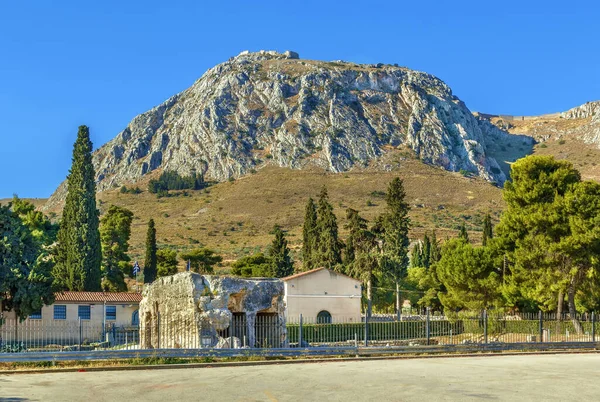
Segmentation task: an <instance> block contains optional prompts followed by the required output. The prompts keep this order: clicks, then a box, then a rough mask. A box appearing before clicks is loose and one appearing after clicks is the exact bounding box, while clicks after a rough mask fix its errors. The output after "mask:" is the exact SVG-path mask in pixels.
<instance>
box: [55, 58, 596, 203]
mask: <svg viewBox="0 0 600 402" xmlns="http://www.w3.org/2000/svg"><path fill="white" fill-rule="evenodd" d="M573 113H574V114H576V113H585V112H584V111H581V112H573ZM588 113H591V112H588ZM513 143H518V144H519V146H521V145H522V146H524V147H525V148H527V149H530V148H531V146H532V145H533V140H532V139H531V138H530V137H523V136H515V135H511V134H509V133H508V132H506V131H504V130H502V129H500V128H498V127H497V126H495V125H493V124H491V123H490V122H489V121H488V120H487V119H482V118H478V117H476V116H474V115H473V114H472V113H471V112H470V111H469V109H468V108H467V107H466V106H465V104H464V103H463V102H462V101H461V100H460V99H458V98H457V97H456V96H454V95H453V94H452V91H451V89H450V88H449V87H448V86H447V85H446V84H445V83H444V82H442V81H441V80H440V79H438V78H436V77H434V76H432V75H430V74H426V73H423V72H418V71H413V70H410V69H408V68H404V67H398V66H397V65H393V66H392V65H384V64H376V65H361V64H355V63H350V62H345V61H334V62H323V61H313V60H302V59H299V57H298V55H297V54H296V53H294V52H289V51H288V52H285V53H277V52H273V51H260V52H256V53H249V52H242V53H241V54H239V55H238V56H236V57H233V58H231V59H229V60H228V61H226V62H225V63H222V64H219V65H217V66H216V67H214V68H211V69H210V70H208V71H207V72H206V73H205V74H204V75H203V76H202V77H201V78H200V79H198V80H197V81H196V82H195V83H194V84H193V85H192V86H191V87H190V88H188V89H187V90H185V91H183V92H181V93H179V94H177V95H175V96H173V97H171V98H170V99H168V100H166V101H165V102H164V103H162V104H161V105H158V106H156V107H155V108H153V109H151V110H149V111H148V112H145V113H143V114H141V115H139V116H137V117H135V118H134V119H133V120H132V121H131V122H130V123H129V125H128V126H127V127H126V128H125V129H124V130H123V131H121V132H120V133H119V134H118V135H117V136H116V137H115V138H114V139H113V140H111V141H109V142H108V143H107V144H105V145H103V146H102V147H101V148H99V149H98V150H97V151H96V152H95V153H94V157H93V160H94V165H95V169H96V174H97V186H98V189H99V190H100V191H102V190H106V189H110V188H114V187H118V186H121V185H123V184H125V183H127V184H129V183H132V182H135V181H137V180H139V179H140V178H142V177H144V176H145V175H147V174H149V173H151V172H153V171H156V170H173V171H177V172H178V173H180V174H182V175H188V174H190V173H191V172H193V171H196V172H201V173H203V174H204V175H205V177H206V178H207V179H209V180H216V181H224V180H227V179H229V178H232V177H233V178H237V177H240V176H243V175H245V174H247V173H249V172H251V171H253V170H254V169H258V168H260V167H262V166H263V165H265V164H275V165H278V166H281V167H288V168H292V169H301V168H303V167H306V166H309V165H316V166H319V167H321V168H324V169H326V170H327V171H330V172H343V171H347V170H349V169H352V168H353V167H355V166H366V165H369V164H371V165H372V164H377V163H378V161H380V160H381V156H382V155H383V154H385V153H386V152H388V150H390V149H393V148H396V147H408V148H410V149H412V150H413V151H414V153H415V154H416V156H417V157H418V158H419V159H421V160H422V161H423V162H425V163H427V164H430V165H434V166H439V167H441V168H443V169H446V170H449V171H459V170H464V171H467V172H471V173H472V174H473V175H476V176H480V177H482V178H485V179H486V180H489V181H494V182H496V183H498V184H499V185H502V183H504V181H505V180H506V178H507V166H508V165H506V163H505V162H506V161H505V160H497V159H496V155H498V156H500V157H501V159H506V157H505V156H506V155H503V154H502V153H501V152H500V151H499V150H501V149H506V146H508V147H511V146H512V144H513ZM513 149H514V148H513ZM524 152H526V151H524ZM520 156H522V155H520ZM514 157H516V156H511V158H514ZM509 159H510V158H509ZM378 168H380V169H382V170H389V167H388V166H387V165H385V164H383V163H381V164H380V166H379V165H378ZM65 187H66V186H65V183H63V184H61V186H60V187H59V188H58V190H57V191H56V192H55V194H54V195H53V196H52V197H51V199H50V200H49V205H53V204H54V205H55V204H57V203H59V202H60V201H61V200H63V199H64V197H65V192H66V188H65Z"/></svg>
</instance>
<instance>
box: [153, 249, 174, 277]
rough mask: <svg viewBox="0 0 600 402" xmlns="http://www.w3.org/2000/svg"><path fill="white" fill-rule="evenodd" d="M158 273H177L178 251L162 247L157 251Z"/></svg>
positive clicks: (166, 274)
mask: <svg viewBox="0 0 600 402" xmlns="http://www.w3.org/2000/svg"><path fill="white" fill-rule="evenodd" d="M156 266H157V270H156V275H157V277H158V278H160V277H163V276H169V275H175V274H176V273H177V251H175V250H173V249H172V248H160V249H158V250H157V251H156Z"/></svg>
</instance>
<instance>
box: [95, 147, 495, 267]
mask: <svg viewBox="0 0 600 402" xmlns="http://www.w3.org/2000/svg"><path fill="white" fill-rule="evenodd" d="M386 158H387V159H388V162H389V164H390V166H392V171H390V172H381V171H377V170H376V169H375V168H373V169H370V168H365V169H360V170H358V169H357V170H354V171H351V172H348V173H345V174H344V173H341V174H331V173H325V172H324V171H322V170H319V169H317V168H314V169H309V170H291V169H287V168H279V167H275V166H267V167H265V168H263V169H261V170H259V171H258V172H257V173H255V174H251V175H248V176H245V177H243V178H241V179H238V180H236V181H234V182H225V183H220V184H217V185H214V186H212V187H210V188H208V189H207V190H201V191H190V192H188V194H189V196H178V197H169V198H160V199H159V198H157V197H156V195H154V194H150V193H148V192H146V191H145V189H146V182H139V183H138V184H137V185H138V186H140V188H142V189H144V192H143V193H142V194H138V195H132V194H121V193H120V192H119V191H118V190H110V191H105V192H102V193H100V194H99V195H98V199H99V205H100V209H101V211H105V210H107V209H108V207H109V206H110V205H111V204H115V205H119V206H122V207H126V208H128V209H130V210H132V211H133V212H134V214H135V218H134V223H133V227H132V238H131V254H132V256H133V257H134V258H141V256H142V254H143V249H144V241H145V233H146V223H147V221H148V219H150V218H153V219H154V220H155V222H156V227H157V241H158V244H159V247H160V246H167V245H169V246H174V247H176V248H178V249H179V250H183V249H189V248H194V247H199V246H201V245H202V246H207V247H211V248H214V249H216V250H218V251H219V252H220V253H222V254H223V255H224V258H225V259H226V264H225V265H228V264H227V262H230V261H232V260H235V259H237V258H239V257H241V256H243V255H247V254H250V253H253V252H255V251H259V250H265V249H266V247H267V246H268V245H269V244H270V242H271V239H272V236H271V235H270V234H269V232H270V230H271V229H272V227H273V225H275V224H279V225H280V226H282V227H283V228H284V229H285V230H287V231H288V238H289V241H290V244H291V247H292V249H293V250H294V252H295V253H299V250H300V247H301V238H302V222H303V217H304V206H305V204H306V201H307V200H308V198H309V197H313V198H315V199H316V197H317V196H318V193H319V191H320V189H321V187H322V186H327V189H328V191H329V195H330V200H331V203H332V204H333V206H334V208H335V213H336V215H337V216H338V223H339V225H340V229H341V235H342V237H344V236H345V231H344V230H343V226H344V224H345V222H346V219H345V210H346V208H354V209H357V210H359V211H361V214H362V215H363V216H364V217H365V218H367V219H368V220H370V221H372V220H373V219H374V218H375V217H376V216H377V215H378V214H380V213H381V212H383V209H384V205H385V202H384V200H383V198H382V195H381V194H378V193H377V192H384V191H385V190H386V187H387V184H388V183H389V182H390V181H391V180H392V179H393V178H394V177H397V176H399V177H400V178H402V179H403V180H404V183H405V187H406V190H407V194H408V201H409V202H410V204H411V205H412V206H413V207H412V211H411V219H412V222H413V228H412V231H411V236H412V237H413V238H417V237H421V236H422V235H423V233H424V232H425V231H426V230H432V229H434V228H436V231H437V234H438V237H440V238H445V237H446V236H448V237H453V236H455V235H456V233H457V230H458V227H459V225H460V224H461V222H463V221H465V222H467V225H468V227H469V228H470V229H472V230H473V231H472V233H471V236H472V237H473V239H475V241H478V240H479V238H480V232H479V230H480V226H481V221H482V219H483V216H484V215H485V214H486V213H487V212H491V213H492V214H494V216H498V215H499V212H500V210H501V208H502V205H503V202H502V197H501V190H500V189H498V188H497V187H494V186H493V185H491V184H489V183H487V182H485V181H483V180H481V179H474V178H466V177H463V176H461V175H460V174H458V173H450V172H447V171H444V170H441V169H438V168H435V167H431V166H427V165H425V164H423V163H422V162H420V161H418V160H415V159H413V158H411V157H409V156H408V155H407V152H406V151H393V152H390V153H389V154H388V155H387V156H386ZM295 259H296V260H299V258H295Z"/></svg>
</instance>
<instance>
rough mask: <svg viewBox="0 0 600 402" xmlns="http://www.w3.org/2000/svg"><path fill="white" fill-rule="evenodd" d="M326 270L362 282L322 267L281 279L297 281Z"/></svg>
mask: <svg viewBox="0 0 600 402" xmlns="http://www.w3.org/2000/svg"><path fill="white" fill-rule="evenodd" d="M324 269H325V270H327V271H329V272H333V273H335V274H336V275H340V276H345V277H346V278H349V279H352V280H355V281H357V282H360V281H359V280H358V279H356V278H352V277H351V276H348V275H344V274H342V273H339V272H335V271H332V270H330V269H327V268H324V267H321V268H315V269H311V270H310V271H305V272H300V273H297V274H294V275H290V276H286V277H285V278H281V280H282V281H289V280H291V279H296V278H299V277H301V276H305V275H310V274H314V273H315V272H319V271H322V270H324Z"/></svg>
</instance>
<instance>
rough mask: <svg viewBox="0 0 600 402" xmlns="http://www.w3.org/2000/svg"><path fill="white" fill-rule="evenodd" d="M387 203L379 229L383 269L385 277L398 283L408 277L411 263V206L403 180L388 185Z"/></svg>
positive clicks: (393, 181)
mask: <svg viewBox="0 0 600 402" xmlns="http://www.w3.org/2000/svg"><path fill="white" fill-rule="evenodd" d="M385 201H386V209H385V213H384V214H383V216H382V218H381V225H380V226H381V228H380V229H379V231H380V235H381V238H382V240H383V244H382V251H383V255H382V258H381V269H382V271H383V272H384V275H386V276H389V277H390V278H392V280H393V281H394V282H395V283H398V282H399V281H400V280H401V279H402V278H403V277H404V276H405V275H406V269H407V268H408V262H409V259H408V246H409V240H408V230H409V227H410V219H409V217H408V213H409V211H410V206H409V205H408V203H407V202H406V192H405V190H404V183H403V182H402V180H400V179H399V178H397V177H396V178H395V179H393V180H392V182H391V183H390V184H389V185H388V189H387V193H386V196H385ZM376 226H378V225H376Z"/></svg>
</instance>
